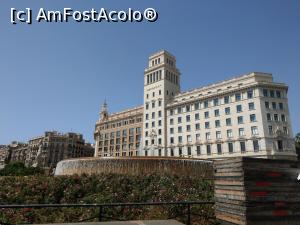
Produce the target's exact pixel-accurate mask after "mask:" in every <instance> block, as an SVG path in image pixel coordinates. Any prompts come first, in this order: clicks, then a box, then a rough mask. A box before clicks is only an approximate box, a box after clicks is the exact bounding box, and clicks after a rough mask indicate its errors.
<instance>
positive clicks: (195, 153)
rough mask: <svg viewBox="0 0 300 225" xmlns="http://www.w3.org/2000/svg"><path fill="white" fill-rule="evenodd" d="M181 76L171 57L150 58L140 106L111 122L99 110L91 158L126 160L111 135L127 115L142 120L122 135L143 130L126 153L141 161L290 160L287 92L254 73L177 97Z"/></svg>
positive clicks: (292, 145)
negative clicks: (162, 158) (154, 158)
mask: <svg viewBox="0 0 300 225" xmlns="http://www.w3.org/2000/svg"><path fill="white" fill-rule="evenodd" d="M180 77H181V74H180V72H179V69H178V68H177V67H176V58H175V57H174V56H173V55H172V54H170V53H169V52H167V51H160V52H158V53H155V54H153V55H151V56H150V57H149V61H148V67H147V68H146V69H145V72H144V104H143V106H142V107H138V108H135V109H129V110H127V111H125V112H121V113H115V114H113V115H112V117H110V116H108V114H107V110H102V113H101V119H100V121H98V122H97V124H96V131H95V141H96V149H95V153H96V154H95V156H122V155H124V156H125V155H128V154H127V149H128V148H129V143H128V139H127V136H125V137H126V138H125V139H124V142H118V144H117V145H116V144H115V142H114V141H116V140H115V137H113V138H112V139H111V138H110V137H111V136H110V135H115V133H114V132H113V131H115V130H116V131H117V130H119V132H120V133H121V132H122V126H124V125H125V121H129V120H130V115H129V114H126V112H134V113H135V114H137V115H138V116H136V118H142V119H141V120H140V119H139V120H138V122H137V123H136V124H135V123H134V122H133V123H132V124H128V122H126V126H127V127H126V129H125V131H126V130H128V129H131V128H136V127H139V130H141V127H142V128H143V129H142V139H139V144H138V145H137V146H136V147H135V148H134V149H132V150H131V151H132V152H135V153H136V154H138V155H140V156H171V157H172V156H177V157H178V156H179V157H197V158H203V159H212V158H213V159H218V158H224V157H236V156H253V157H263V158H287V159H295V157H296V153H295V143H294V139H293V134H292V127H291V119H290V114H289V106H288V96H287V93H288V87H287V85H285V84H284V83H278V82H274V81H273V76H272V74H267V73H261V72H253V73H249V74H246V75H242V76H239V77H234V78H232V79H229V80H225V81H221V82H219V83H215V84H212V85H208V86H205V87H201V88H197V89H194V90H191V91H186V92H181V88H180ZM104 109H105V107H104ZM134 121H135V120H134ZM117 124H119V125H120V126H117ZM125 134H126V135H127V133H126V132H125ZM118 138H119V137H118ZM121 138H123V137H121V136H120V138H119V139H120V140H122V139H121ZM141 140H142V141H141ZM110 143H113V144H110ZM132 143H133V142H131V146H134V145H132ZM140 143H141V144H140ZM117 146H118V149H117V150H116V147H117ZM115 150H116V151H115ZM123 150H124V151H123ZM120 152H125V153H124V154H123V153H122V154H120ZM129 155H130V154H129ZM131 155H134V154H131Z"/></svg>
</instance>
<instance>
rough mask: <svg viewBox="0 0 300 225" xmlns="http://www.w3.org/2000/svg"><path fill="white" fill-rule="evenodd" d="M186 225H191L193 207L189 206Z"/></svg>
mask: <svg viewBox="0 0 300 225" xmlns="http://www.w3.org/2000/svg"><path fill="white" fill-rule="evenodd" d="M186 225H191V205H190V204H189V203H188V204H187V221H186Z"/></svg>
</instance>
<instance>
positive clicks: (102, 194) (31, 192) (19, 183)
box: [0, 174, 214, 224]
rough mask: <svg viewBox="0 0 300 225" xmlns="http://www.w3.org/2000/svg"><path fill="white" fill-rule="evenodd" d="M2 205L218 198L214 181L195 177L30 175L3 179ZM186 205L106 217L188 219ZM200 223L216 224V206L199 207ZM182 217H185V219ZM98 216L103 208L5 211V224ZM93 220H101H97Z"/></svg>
mask: <svg viewBox="0 0 300 225" xmlns="http://www.w3.org/2000/svg"><path fill="white" fill-rule="evenodd" d="M0 183H1V184H2V185H0V204H53V203H57V204H63V203H116V202H123V203H124V202H156V201H188V200H191V201H197V200H204V201H206V200H212V199H213V184H212V181H210V180H200V179H196V178H191V177H177V176H166V175H164V176H162V175H156V174H149V175H148V176H133V175H117V174H101V175H92V176H86V175H83V176H77V175H74V176H59V177H47V176H29V177H21V176H19V177H12V176H10V177H0ZM185 210H186V209H185V208H183V207H182V206H136V207H106V208H104V218H106V219H108V217H110V218H114V219H116V218H118V219H124V220H133V219H167V218H176V219H178V220H181V221H184V220H185V219H186V216H185V215H182V214H184V212H185ZM192 212H193V213H194V214H203V215H204V218H203V217H202V219H201V218H200V217H196V216H193V217H192V218H193V219H194V221H193V222H194V224H211V223H212V220H209V219H207V218H209V217H213V215H214V211H213V208H212V206H211V205H203V206H197V205H195V206H193V207H192ZM180 215H181V216H180ZM93 217H94V218H97V217H98V209H97V208H61V209H51V208H48V209H20V210H15V209H14V210H13V209H9V210H8V209H6V210H3V209H2V210H1V209H0V224H1V223H12V224H20V223H54V222H56V223H57V222H77V221H79V220H83V219H87V218H93ZM90 221H97V219H91V220H90Z"/></svg>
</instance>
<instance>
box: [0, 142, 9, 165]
mask: <svg viewBox="0 0 300 225" xmlns="http://www.w3.org/2000/svg"><path fill="white" fill-rule="evenodd" d="M8 153H9V151H8V146H7V145H0V169H3V168H4V166H5V163H6V162H7V160H8Z"/></svg>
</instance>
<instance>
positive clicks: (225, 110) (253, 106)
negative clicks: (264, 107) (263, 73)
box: [169, 102, 255, 119]
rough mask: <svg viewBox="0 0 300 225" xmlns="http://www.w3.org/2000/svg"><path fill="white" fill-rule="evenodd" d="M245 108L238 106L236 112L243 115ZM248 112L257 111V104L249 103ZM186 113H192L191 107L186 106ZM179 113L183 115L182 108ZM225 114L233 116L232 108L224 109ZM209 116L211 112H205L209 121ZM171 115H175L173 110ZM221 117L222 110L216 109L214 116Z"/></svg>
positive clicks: (170, 112)
mask: <svg viewBox="0 0 300 225" xmlns="http://www.w3.org/2000/svg"><path fill="white" fill-rule="evenodd" d="M243 110H244V109H243V106H242V105H236V112H237V113H241V112H243ZM248 110H255V104H254V102H249V103H248ZM185 112H190V106H186V111H185ZM177 113H178V114H179V113H182V110H181V108H178V109H177ZM224 113H225V115H229V114H231V107H226V108H225V109H224ZM209 114H210V112H209V111H205V112H204V118H205V119H207V118H209ZM169 115H170V116H173V115H174V111H173V110H170V111H169ZM220 115H221V113H220V109H215V110H214V116H216V117H217V116H220ZM196 116H197V117H198V118H200V117H199V113H196V114H195V117H196Z"/></svg>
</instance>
